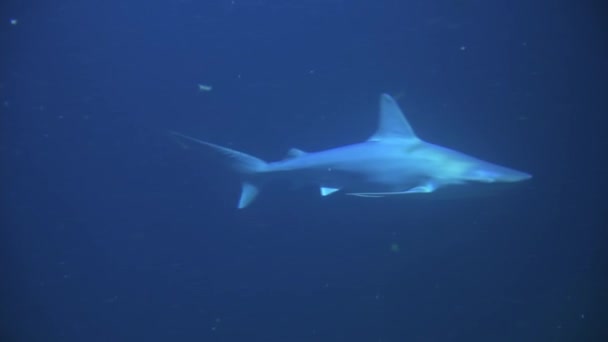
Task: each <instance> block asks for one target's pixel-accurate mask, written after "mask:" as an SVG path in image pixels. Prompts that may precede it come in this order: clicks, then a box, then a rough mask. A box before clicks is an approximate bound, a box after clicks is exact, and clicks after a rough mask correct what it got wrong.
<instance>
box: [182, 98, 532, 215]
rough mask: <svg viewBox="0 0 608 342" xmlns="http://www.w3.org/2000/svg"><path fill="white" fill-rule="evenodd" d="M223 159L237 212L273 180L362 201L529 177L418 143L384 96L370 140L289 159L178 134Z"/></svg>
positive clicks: (290, 154)
mask: <svg viewBox="0 0 608 342" xmlns="http://www.w3.org/2000/svg"><path fill="white" fill-rule="evenodd" d="M171 133H172V134H173V135H174V136H177V137H180V138H183V139H186V140H188V141H192V142H195V143H198V144H200V145H202V146H204V147H207V148H209V149H210V150H213V151H215V152H219V153H220V154H221V155H222V156H224V160H225V161H226V162H227V163H228V165H229V166H230V167H231V168H232V169H233V170H234V171H235V172H236V173H237V174H239V175H240V177H241V179H242V192H241V197H240V199H239V202H238V208H240V209H242V208H245V207H247V206H248V205H250V204H251V203H252V202H253V200H254V199H255V198H256V196H257V195H258V193H259V190H260V187H261V186H263V185H264V184H265V183H267V182H268V181H269V180H272V179H273V178H285V179H291V180H294V181H297V183H298V184H302V183H304V184H313V185H315V186H318V187H319V189H320V193H321V195H322V196H328V195H330V194H333V193H336V192H342V193H345V194H347V195H352V196H359V197H384V196H397V195H410V194H428V193H432V192H435V191H437V190H439V189H441V188H444V187H452V186H456V185H465V184H472V183H513V182H519V181H523V180H527V179H530V178H531V177H532V176H531V175H530V174H528V173H525V172H521V171H517V170H514V169H510V168H507V167H504V166H499V165H496V164H492V163H489V162H486V161H483V160H480V159H477V158H474V157H471V156H468V155H466V154H464V153H461V152H458V151H454V150H451V149H449V148H446V147H442V146H438V145H434V144H431V143H428V142H426V141H423V140H422V139H420V138H418V136H416V134H415V133H414V130H413V129H412V127H411V126H410V124H409V123H408V122H407V120H406V118H405V116H404V115H403V113H402V112H401V109H400V108H399V106H398V104H397V102H396V101H395V100H394V99H393V98H392V97H391V96H389V95H387V94H383V95H381V97H380V119H379V123H378V129H377V130H376V132H375V133H374V134H373V135H372V136H371V137H370V138H369V139H368V140H366V141H364V142H360V143H357V144H352V145H346V146H342V147H337V148H332V149H328V150H324V151H319V152H304V151H302V150H298V149H291V150H290V151H289V152H288V155H287V157H286V158H285V159H283V160H279V161H275V162H269V163H268V162H265V161H263V160H261V159H259V158H256V157H253V156H251V155H248V154H245V153H243V152H239V151H235V150H232V149H229V148H226V147H222V146H219V145H216V144H213V143H210V142H206V141H202V140H199V139H196V138H193V137H190V136H187V135H183V134H181V133H177V132H171Z"/></svg>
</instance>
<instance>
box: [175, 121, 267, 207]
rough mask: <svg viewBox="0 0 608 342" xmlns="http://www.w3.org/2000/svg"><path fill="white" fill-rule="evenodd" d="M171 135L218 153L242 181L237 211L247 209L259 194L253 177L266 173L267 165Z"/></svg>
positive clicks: (238, 153)
mask: <svg viewBox="0 0 608 342" xmlns="http://www.w3.org/2000/svg"><path fill="white" fill-rule="evenodd" d="M171 135H173V136H175V137H178V138H181V139H185V140H187V141H191V142H195V143H197V144H200V145H203V146H206V147H209V148H210V149H211V150H213V151H215V152H218V153H219V154H220V155H221V156H223V157H224V160H225V161H226V163H227V164H228V166H229V167H230V168H231V169H233V170H234V171H235V172H236V173H238V174H239V175H240V176H241V178H242V179H243V183H242V190H241V198H240V199H239V203H238V208H239V209H243V208H245V207H247V206H248V205H249V204H251V202H253V201H254V200H255V198H256V197H257V195H258V193H259V192H260V184H259V181H258V182H256V181H255V180H254V179H255V175H257V174H260V173H263V172H265V171H267V169H268V163H266V162H265V161H263V160H261V159H259V158H256V157H254V156H251V155H249V154H246V153H243V152H239V151H236V150H233V149H230V148H227V147H223V146H219V145H216V144H213V143H210V142H207V141H203V140H199V139H196V138H193V137H190V136H187V135H184V134H181V133H177V132H171Z"/></svg>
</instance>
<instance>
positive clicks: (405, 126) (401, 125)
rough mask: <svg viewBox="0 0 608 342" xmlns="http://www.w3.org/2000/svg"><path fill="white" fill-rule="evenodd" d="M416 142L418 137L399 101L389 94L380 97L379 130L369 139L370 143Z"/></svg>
mask: <svg viewBox="0 0 608 342" xmlns="http://www.w3.org/2000/svg"><path fill="white" fill-rule="evenodd" d="M395 139H396V140H414V141H418V140H419V139H418V137H417V136H416V133H414V130H413V129H412V126H410V124H409V122H407V119H406V118H405V116H404V115H403V112H401V109H400V108H399V105H398V104H397V101H395V99H393V98H392V97H391V96H390V95H388V94H382V95H381V96H380V119H379V121H378V130H377V131H376V133H374V135H372V136H371V138H369V140H370V141H385V140H395Z"/></svg>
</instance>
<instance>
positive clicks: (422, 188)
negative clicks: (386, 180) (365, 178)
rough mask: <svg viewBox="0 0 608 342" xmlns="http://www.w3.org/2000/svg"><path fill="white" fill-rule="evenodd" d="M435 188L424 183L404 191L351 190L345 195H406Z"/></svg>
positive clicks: (430, 190) (427, 191)
mask: <svg viewBox="0 0 608 342" xmlns="http://www.w3.org/2000/svg"><path fill="white" fill-rule="evenodd" d="M436 189H437V186H436V185H435V184H433V183H430V182H429V183H426V184H423V185H418V186H415V187H413V188H411V189H408V190H404V191H389V192H351V193H348V194H347V195H351V196H359V197H384V196H395V195H407V194H424V193H429V192H433V191H435V190H436Z"/></svg>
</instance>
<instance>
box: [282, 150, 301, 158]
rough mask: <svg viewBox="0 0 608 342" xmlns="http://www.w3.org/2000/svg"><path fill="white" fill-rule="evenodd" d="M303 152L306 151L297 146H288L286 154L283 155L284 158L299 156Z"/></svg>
mask: <svg viewBox="0 0 608 342" xmlns="http://www.w3.org/2000/svg"><path fill="white" fill-rule="evenodd" d="M305 154H306V152H304V151H302V150H300V149H298V148H290V149H289V151H287V155H286V156H285V159H291V158H297V157H301V156H303V155H305Z"/></svg>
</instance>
